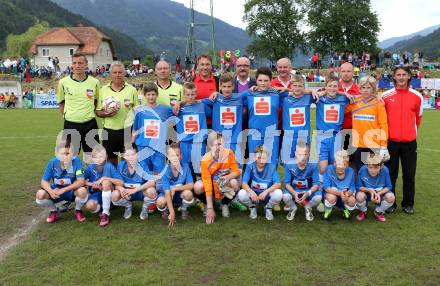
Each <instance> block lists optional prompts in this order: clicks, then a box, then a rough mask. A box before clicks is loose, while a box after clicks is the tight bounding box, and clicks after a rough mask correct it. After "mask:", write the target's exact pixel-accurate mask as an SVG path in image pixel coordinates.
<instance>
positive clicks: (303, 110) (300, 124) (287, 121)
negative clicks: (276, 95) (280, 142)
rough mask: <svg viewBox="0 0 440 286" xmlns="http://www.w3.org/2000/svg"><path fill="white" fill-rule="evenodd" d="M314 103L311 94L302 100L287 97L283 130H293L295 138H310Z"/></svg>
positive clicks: (284, 101) (284, 100) (284, 106)
mask: <svg viewBox="0 0 440 286" xmlns="http://www.w3.org/2000/svg"><path fill="white" fill-rule="evenodd" d="M312 103H313V97H312V95H311V94H305V95H303V96H302V97H300V98H296V97H293V96H287V97H284V98H283V104H282V108H283V130H293V131H294V135H293V136H294V138H298V134H299V133H300V132H301V137H303V136H307V137H310V136H311V134H310V106H311V105H312Z"/></svg>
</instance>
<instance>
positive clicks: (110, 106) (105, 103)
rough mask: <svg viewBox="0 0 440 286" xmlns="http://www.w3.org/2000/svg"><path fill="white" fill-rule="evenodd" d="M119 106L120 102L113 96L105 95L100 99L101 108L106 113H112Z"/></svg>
mask: <svg viewBox="0 0 440 286" xmlns="http://www.w3.org/2000/svg"><path fill="white" fill-rule="evenodd" d="M119 108H121V103H120V102H119V100H118V99H117V98H116V97H114V96H109V97H106V98H105V99H103V100H102V109H103V110H104V111H105V112H107V113H113V112H115V111H118V110H119Z"/></svg>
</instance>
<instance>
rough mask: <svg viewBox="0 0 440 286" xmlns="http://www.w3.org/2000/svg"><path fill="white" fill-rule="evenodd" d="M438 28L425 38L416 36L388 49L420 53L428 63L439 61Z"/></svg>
mask: <svg viewBox="0 0 440 286" xmlns="http://www.w3.org/2000/svg"><path fill="white" fill-rule="evenodd" d="M439 47H440V28H438V29H437V30H435V31H434V32H432V33H431V34H428V35H426V36H423V37H422V36H416V37H413V38H411V39H409V40H405V41H400V42H397V43H396V44H394V45H393V46H391V47H389V48H388V49H389V50H390V51H409V52H412V53H414V52H417V51H421V52H422V53H423V54H424V57H425V58H426V59H428V60H430V61H435V60H440V48H439Z"/></svg>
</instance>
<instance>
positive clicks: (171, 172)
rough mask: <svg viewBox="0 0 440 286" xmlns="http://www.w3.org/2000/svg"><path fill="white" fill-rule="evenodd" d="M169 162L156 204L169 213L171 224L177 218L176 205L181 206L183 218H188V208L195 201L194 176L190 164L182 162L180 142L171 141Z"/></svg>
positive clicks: (171, 224)
mask: <svg viewBox="0 0 440 286" xmlns="http://www.w3.org/2000/svg"><path fill="white" fill-rule="evenodd" d="M167 157H168V160H169V163H168V165H167V168H166V171H165V174H164V175H163V177H162V186H163V188H162V190H161V191H160V192H159V197H158V199H157V202H156V205H157V208H158V209H163V213H165V214H167V215H168V221H169V225H170V226H173V225H174V222H175V220H176V215H175V211H174V206H173V205H176V206H181V212H182V219H183V220H186V219H187V218H188V208H189V207H190V206H192V205H193V203H194V195H193V192H192V190H193V188H194V183H193V178H192V174H191V170H190V168H189V166H188V164H185V163H182V164H180V161H181V160H182V153H181V151H180V146H179V144H178V143H171V144H170V146H169V147H168V150H167Z"/></svg>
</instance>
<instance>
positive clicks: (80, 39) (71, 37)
mask: <svg viewBox="0 0 440 286" xmlns="http://www.w3.org/2000/svg"><path fill="white" fill-rule="evenodd" d="M102 41H107V42H108V43H109V45H110V49H111V51H112V54H113V57H116V55H115V50H114V48H113V44H112V40H111V39H110V38H109V37H108V36H106V35H105V34H103V33H102V32H100V31H99V30H98V29H96V28H95V27H67V28H52V29H50V30H48V31H47V32H45V33H43V34H41V35H39V36H38V37H37V38H36V39H35V40H34V42H33V43H32V46H31V48H30V49H29V51H30V52H31V53H32V54H34V55H35V54H37V47H38V46H42V45H44V46H58V45H78V46H79V48H78V50H77V53H80V54H85V55H94V54H96V53H97V52H98V49H99V46H100V45H101V42H102Z"/></svg>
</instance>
